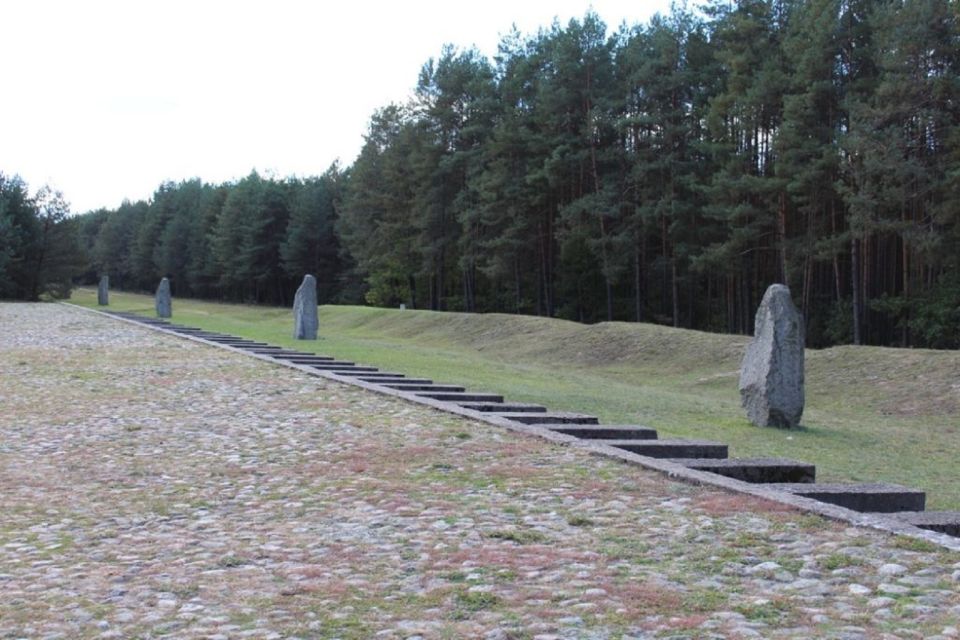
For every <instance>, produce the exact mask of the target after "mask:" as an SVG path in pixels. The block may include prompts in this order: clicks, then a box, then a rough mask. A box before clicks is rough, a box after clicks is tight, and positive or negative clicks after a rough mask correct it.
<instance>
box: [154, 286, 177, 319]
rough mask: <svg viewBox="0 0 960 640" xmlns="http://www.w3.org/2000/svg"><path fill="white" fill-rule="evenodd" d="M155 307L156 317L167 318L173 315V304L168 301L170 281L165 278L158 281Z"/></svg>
mask: <svg viewBox="0 0 960 640" xmlns="http://www.w3.org/2000/svg"><path fill="white" fill-rule="evenodd" d="M156 308H157V317H158V318H169V317H170V316H171V315H173V304H172V303H171V301H170V281H169V280H168V279H166V278H164V279H163V280H161V281H160V286H159V287H157V297H156Z"/></svg>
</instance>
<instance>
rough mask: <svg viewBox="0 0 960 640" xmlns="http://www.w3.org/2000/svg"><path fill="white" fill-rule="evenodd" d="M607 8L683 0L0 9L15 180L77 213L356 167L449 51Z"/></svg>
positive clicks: (214, 0) (606, 14)
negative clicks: (383, 120)
mask: <svg viewBox="0 0 960 640" xmlns="http://www.w3.org/2000/svg"><path fill="white" fill-rule="evenodd" d="M591 8H592V9H593V10H594V11H595V12H596V13H597V14H598V15H599V16H600V17H601V18H602V19H603V20H604V21H605V22H606V23H607V26H608V29H609V31H610V32H613V31H614V30H615V29H616V28H617V27H618V26H620V25H621V24H622V23H624V22H626V23H627V24H630V25H633V24H636V23H643V22H646V21H647V20H649V18H650V17H651V16H652V15H653V14H654V13H656V12H658V11H659V12H662V13H665V12H667V11H668V10H669V1H668V0H632V1H625V0H593V2H590V1H588V0H549V1H541V0H480V1H478V2H477V1H475V2H469V3H467V2H459V1H457V0H446V1H445V2H444V1H433V0H429V1H428V0H394V1H389V2H372V1H369V0H346V1H345V2H321V1H320V0H313V1H307V0H270V1H269V2H267V1H262V2H249V1H244V0H233V1H220V0H188V1H181V0H162V1H160V0H134V1H131V0H122V1H112V0H110V1H108V0H83V1H77V0H0V16H2V18H0V61H2V65H3V71H2V74H0V78H2V80H0V87H2V88H0V172H2V173H3V174H5V175H8V176H10V175H14V174H18V175H20V176H21V177H22V178H23V179H24V180H25V181H26V182H27V183H28V184H29V186H30V189H31V191H32V192H35V191H36V190H37V189H39V188H40V187H41V186H43V185H45V184H47V185H50V186H51V187H53V188H55V189H59V190H60V191H62V192H63V194H64V196H65V197H66V199H67V201H68V202H70V203H71V210H72V211H73V212H74V213H82V212H85V211H90V210H93V209H98V208H101V207H106V208H116V207H117V206H119V205H120V204H121V202H122V201H123V200H124V199H129V200H133V201H135V200H140V199H149V198H150V196H151V195H152V194H153V192H154V191H155V190H156V188H157V186H159V185H160V183H161V182H164V181H167V180H173V181H180V180H186V179H190V178H194V177H199V178H201V179H203V180H204V181H206V182H212V183H220V182H225V181H229V180H235V179H238V178H241V177H243V176H245V175H247V174H249V173H250V172H251V171H252V170H257V171H258V172H260V173H261V174H263V175H273V176H277V177H286V176H299V177H304V176H311V175H319V174H321V173H323V172H324V171H325V170H326V169H327V168H328V167H329V166H330V165H331V164H332V163H333V162H335V161H338V160H339V162H340V164H341V166H349V165H350V164H352V163H353V160H354V159H355V158H356V156H357V154H358V153H359V152H360V147H361V146H362V145H363V136H364V134H365V133H366V130H367V125H368V122H369V118H370V115H371V114H372V113H373V112H374V110H376V109H377V108H379V107H383V106H385V105H387V104H390V103H391V102H397V103H402V102H405V101H406V100H407V98H408V97H409V96H410V94H411V92H412V90H413V87H414V86H415V84H416V81H417V74H418V72H419V70H420V67H421V66H422V65H423V64H424V63H425V62H426V61H427V60H428V59H430V58H431V57H434V58H435V57H437V56H439V54H440V51H441V48H442V47H443V45H444V44H446V43H450V44H454V45H456V46H458V47H460V48H467V47H471V46H475V47H477V48H478V49H479V50H480V51H481V52H482V53H484V54H486V55H488V56H490V57H492V56H493V55H494V54H495V53H496V51H497V43H498V42H499V40H500V36H501V35H502V34H505V33H508V32H509V31H510V30H511V28H512V26H513V25H516V27H517V28H518V29H519V30H520V32H521V33H524V34H532V33H536V31H537V30H538V29H539V28H541V27H549V26H550V24H551V23H552V22H553V20H554V19H558V20H559V21H560V23H561V24H566V22H567V21H569V20H570V19H571V18H582V17H583V15H584V13H585V12H586V11H587V10H589V9H591Z"/></svg>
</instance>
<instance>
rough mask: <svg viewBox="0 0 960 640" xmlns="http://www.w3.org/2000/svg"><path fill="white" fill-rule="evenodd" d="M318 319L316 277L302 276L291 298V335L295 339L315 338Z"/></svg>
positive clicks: (318, 324)
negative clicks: (298, 286)
mask: <svg viewBox="0 0 960 640" xmlns="http://www.w3.org/2000/svg"><path fill="white" fill-rule="evenodd" d="M319 327H320V320H319V319H318V318H317V279H316V278H314V277H313V276H311V275H309V274H308V275H305V276H303V282H302V283H301V284H300V288H299V289H297V295H296V297H294V299H293V337H294V338H296V339H297V340H316V339H317V329H318V328H319Z"/></svg>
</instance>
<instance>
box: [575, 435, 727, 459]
mask: <svg viewBox="0 0 960 640" xmlns="http://www.w3.org/2000/svg"><path fill="white" fill-rule="evenodd" d="M592 442H596V443H597V444H605V445H609V446H611V447H616V448H618V449H623V450H624V451H629V452H630V453H636V454H638V455H641V456H647V457H648V458H711V459H716V458H726V457H727V455H728V451H727V445H725V444H723V443H722V442H713V441H711V440H674V439H665V440H593V441H592Z"/></svg>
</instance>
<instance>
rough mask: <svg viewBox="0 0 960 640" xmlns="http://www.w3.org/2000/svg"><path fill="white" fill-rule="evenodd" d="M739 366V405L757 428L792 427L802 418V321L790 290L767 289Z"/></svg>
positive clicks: (775, 286)
mask: <svg viewBox="0 0 960 640" xmlns="http://www.w3.org/2000/svg"><path fill="white" fill-rule="evenodd" d="M755 324H756V327H755V333H754V338H753V340H751V341H750V344H749V345H747V352H746V354H744V356H743V364H742V365H741V366H740V400H741V404H742V405H743V407H744V409H746V410H747V418H748V419H749V420H750V422H752V423H753V424H755V425H757V426H766V427H785V428H791V427H796V426H797V425H799V424H800V418H801V416H802V415H803V347H804V328H803V317H802V316H801V315H800V312H798V311H797V308H796V307H795V306H793V300H792V299H791V298H790V289H789V288H787V287H786V286H784V285H782V284H774V285H771V286H770V287H769V288H768V289H767V292H766V293H765V294H764V296H763V301H761V302H760V307H759V308H758V309H757V317H756V323H755Z"/></svg>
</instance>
